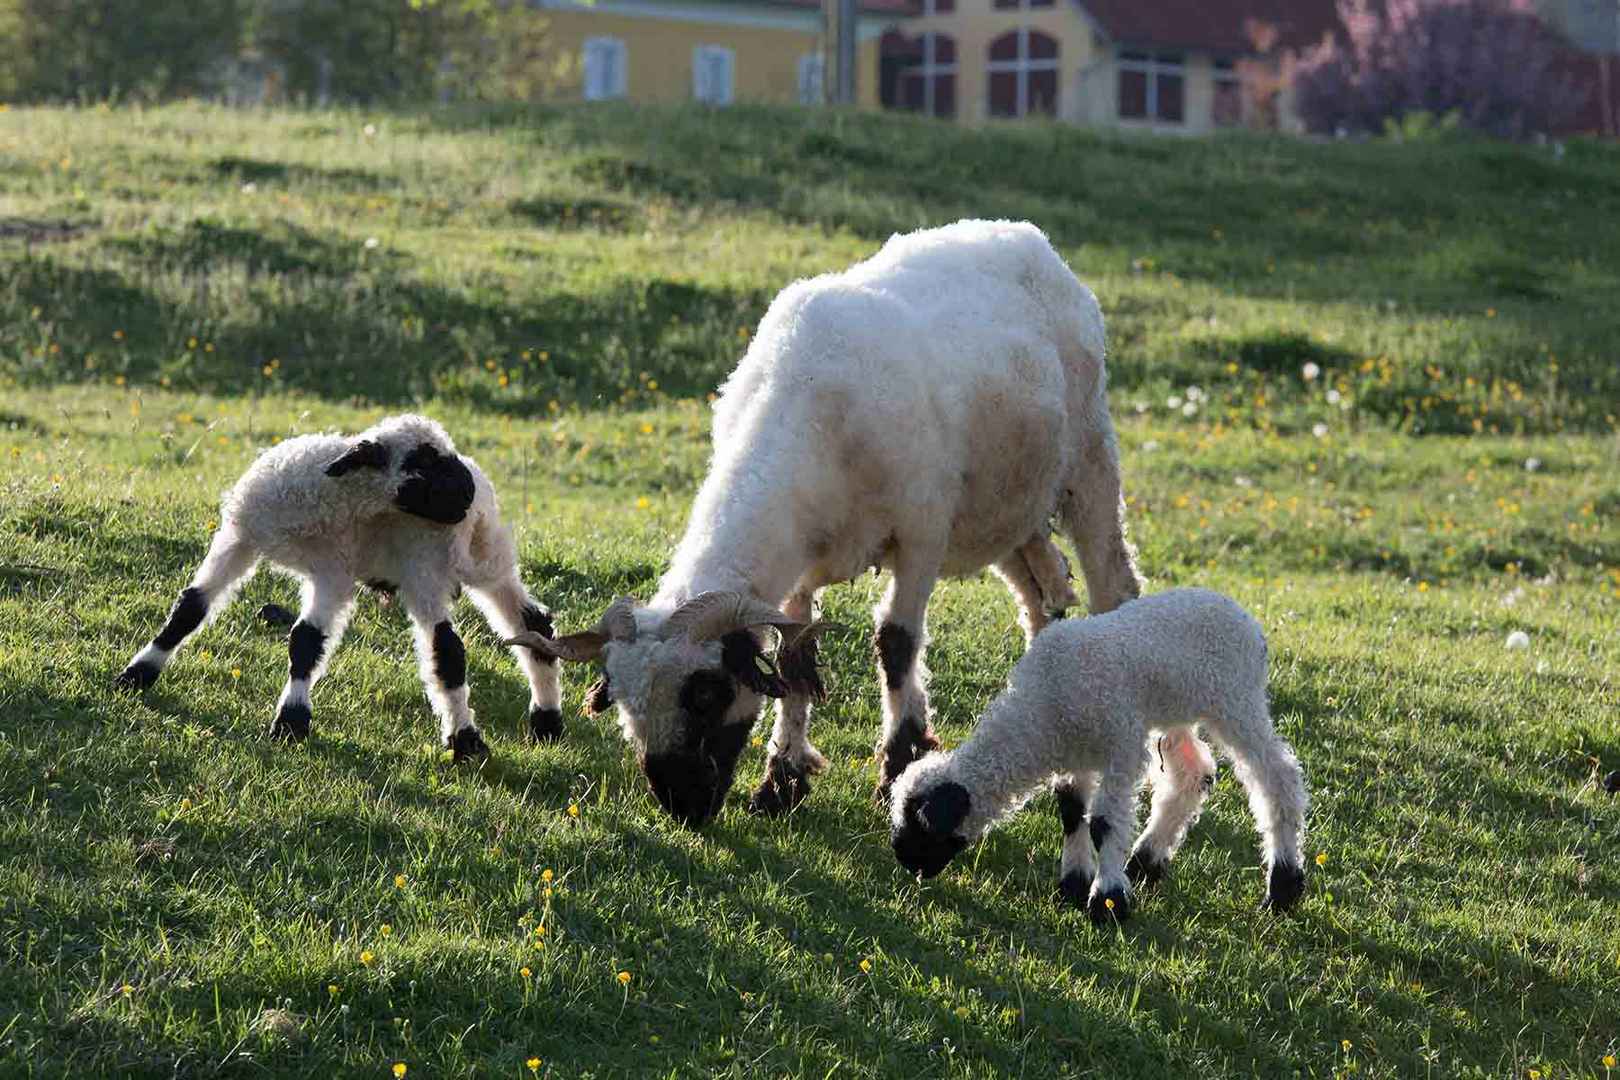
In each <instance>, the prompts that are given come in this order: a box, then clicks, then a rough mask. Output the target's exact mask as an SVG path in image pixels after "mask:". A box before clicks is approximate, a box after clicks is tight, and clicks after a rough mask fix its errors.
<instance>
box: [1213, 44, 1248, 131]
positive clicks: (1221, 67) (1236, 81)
mask: <svg viewBox="0 0 1620 1080" xmlns="http://www.w3.org/2000/svg"><path fill="white" fill-rule="evenodd" d="M1210 119H1211V120H1213V121H1214V122H1215V126H1216V127H1237V126H1238V125H1239V124H1242V123H1243V80H1242V79H1241V78H1240V77H1239V76H1238V72H1237V67H1236V65H1234V64H1233V63H1232V61H1230V60H1217V61H1215V97H1214V100H1213V101H1212V102H1211V103H1210Z"/></svg>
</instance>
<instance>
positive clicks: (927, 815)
mask: <svg viewBox="0 0 1620 1080" xmlns="http://www.w3.org/2000/svg"><path fill="white" fill-rule="evenodd" d="M972 808H973V799H972V797H971V796H969V795H968V791H967V788H965V787H963V786H962V785H961V784H958V783H956V782H955V781H951V780H947V781H945V782H944V783H942V784H937V785H935V786H934V787H932V788H930V789H929V790H927V791H918V792H915V793H913V794H912V795H911V796H910V797H909V798H907V799H906V807H905V815H904V823H903V824H901V825H900V826H898V827H895V828H891V829H890V830H889V846H890V847H892V848H893V849H894V857H895V858H897V859H899V860H900V865H901V866H904V867H905V868H906V869H907V870H910V871H912V872H913V873H916V874H921V875H922V876H923V877H925V878H931V877H933V876H934V875H936V874H938V873H939V872H940V871H941V870H943V869H945V867H947V866H948V865H950V861H951V860H952V859H954V858H956V856H957V854H958V853H960V852H961V850H962V849H963V848H965V847H967V843H968V842H967V838H966V837H965V836H959V835H957V832H956V830H957V828H958V827H959V826H960V825H961V824H962V822H963V821H965V820H966V819H967V816H968V812H969V811H970V810H972Z"/></svg>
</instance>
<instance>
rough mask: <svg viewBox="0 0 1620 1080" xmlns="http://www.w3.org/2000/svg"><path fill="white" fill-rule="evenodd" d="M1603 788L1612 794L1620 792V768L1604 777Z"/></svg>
mask: <svg viewBox="0 0 1620 1080" xmlns="http://www.w3.org/2000/svg"><path fill="white" fill-rule="evenodd" d="M1603 790H1604V791H1607V792H1608V793H1609V794H1610V795H1616V794H1620V769H1616V770H1614V772H1612V773H1610V774H1609V775H1608V776H1605V777H1604V778H1603Z"/></svg>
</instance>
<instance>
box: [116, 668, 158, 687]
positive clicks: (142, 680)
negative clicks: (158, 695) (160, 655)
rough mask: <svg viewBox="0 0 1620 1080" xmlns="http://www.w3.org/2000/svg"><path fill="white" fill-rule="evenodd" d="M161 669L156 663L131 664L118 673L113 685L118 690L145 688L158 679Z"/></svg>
mask: <svg viewBox="0 0 1620 1080" xmlns="http://www.w3.org/2000/svg"><path fill="white" fill-rule="evenodd" d="M162 670H163V669H162V668H160V667H158V666H157V665H156V664H131V665H129V667H127V668H125V669H124V670H123V671H121V672H119V673H118V678H116V679H114V680H113V686H115V687H117V688H118V689H120V690H145V689H146V688H147V687H149V686H151V685H152V684H153V683H155V682H157V681H158V675H159V674H160V673H161V672H162Z"/></svg>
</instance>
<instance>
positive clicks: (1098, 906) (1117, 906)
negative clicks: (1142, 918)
mask: <svg viewBox="0 0 1620 1080" xmlns="http://www.w3.org/2000/svg"><path fill="white" fill-rule="evenodd" d="M1086 914H1087V915H1090V916H1091V924H1092V925H1093V926H1111V925H1113V924H1114V923H1122V922H1124V921H1125V920H1126V919H1129V918H1130V917H1131V902H1130V900H1129V899H1127V898H1126V896H1125V890H1124V889H1121V888H1118V887H1115V888H1112V889H1109V890H1108V891H1107V892H1100V893H1097V894H1096V895H1095V896H1093V897H1092V898H1091V899H1090V900H1089V901H1088V902H1087V903H1086Z"/></svg>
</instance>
